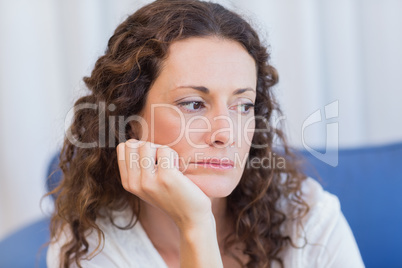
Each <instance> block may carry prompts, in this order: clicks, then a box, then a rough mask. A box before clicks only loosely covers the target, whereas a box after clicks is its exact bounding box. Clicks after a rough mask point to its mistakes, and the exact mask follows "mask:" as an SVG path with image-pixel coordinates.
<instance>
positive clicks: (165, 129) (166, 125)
mask: <svg viewBox="0 0 402 268" xmlns="http://www.w3.org/2000/svg"><path fill="white" fill-rule="evenodd" d="M146 121H147V123H148V139H147V140H148V141H151V142H153V143H156V144H162V145H169V146H170V147H173V146H174V145H175V144H177V143H178V142H180V140H181V136H183V135H181V131H182V129H183V126H182V123H181V121H180V118H177V116H174V115H171V114H166V113H165V114H163V112H162V111H161V112H156V113H155V116H154V117H153V118H150V117H148V118H146Z"/></svg>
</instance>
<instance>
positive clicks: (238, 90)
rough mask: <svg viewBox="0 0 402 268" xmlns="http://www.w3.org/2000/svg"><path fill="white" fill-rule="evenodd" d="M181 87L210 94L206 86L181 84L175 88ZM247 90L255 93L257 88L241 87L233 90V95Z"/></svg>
mask: <svg viewBox="0 0 402 268" xmlns="http://www.w3.org/2000/svg"><path fill="white" fill-rule="evenodd" d="M179 88H192V89H195V90H198V91H201V92H202V93H205V94H209V89H208V88H206V87H203V86H180V87H177V88H175V89H179ZM246 91H251V92H254V93H255V90H254V89H252V88H250V87H247V88H239V89H236V90H235V91H234V92H233V95H239V94H242V93H244V92H246Z"/></svg>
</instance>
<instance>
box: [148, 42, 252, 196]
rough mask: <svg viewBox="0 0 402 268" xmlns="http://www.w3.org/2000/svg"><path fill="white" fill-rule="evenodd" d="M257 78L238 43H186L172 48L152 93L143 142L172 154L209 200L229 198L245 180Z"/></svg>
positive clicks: (250, 59)
mask: <svg viewBox="0 0 402 268" xmlns="http://www.w3.org/2000/svg"><path fill="white" fill-rule="evenodd" d="M256 74H257V71H256V66H255V61H254V59H253V58H252V57H251V56H250V55H249V54H248V53H247V51H246V50H245V49H244V48H243V47H242V46H241V45H240V44H239V43H237V42H235V41H230V40H224V39H220V38H217V37H209V38H188V39H185V40H181V41H176V42H174V43H173V44H172V45H171V46H170V48H169V54H168V57H167V59H166V60H165V61H164V62H163V66H162V69H161V72H160V75H159V76H158V78H157V79H156V80H155V82H154V84H153V85H152V87H151V88H150V91H149V93H148V97H147V101H146V105H145V107H144V110H143V111H142V113H141V116H142V117H143V118H144V119H145V121H146V124H142V125H141V126H142V137H141V139H142V140H146V141H150V142H152V143H156V144H162V145H168V146H169V147H171V148H172V149H174V150H175V151H176V152H177V153H178V155H179V169H180V171H182V172H183V174H184V175H186V176H187V177H188V178H189V179H190V180H192V181H193V182H194V183H195V184H196V185H197V186H198V187H199V188H200V189H201V190H202V191H203V192H204V193H205V194H206V195H207V196H209V197H210V198H219V197H226V196H228V195H229V194H230V193H231V192H232V191H233V190H234V188H235V187H236V186H237V184H238V183H239V181H240V178H241V176H242V173H243V170H244V167H245V164H246V160H247V156H248V152H249V150H250V145H251V141H252V137H253V135H254V128H255V121H254V109H253V107H252V105H253V104H254V103H255V98H256V83H257V75H256ZM208 161H210V162H211V161H212V163H210V164H208ZM231 164H233V165H231Z"/></svg>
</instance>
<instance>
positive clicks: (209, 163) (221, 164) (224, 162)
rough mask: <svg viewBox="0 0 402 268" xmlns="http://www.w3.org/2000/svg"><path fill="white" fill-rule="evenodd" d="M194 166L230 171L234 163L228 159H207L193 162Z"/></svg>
mask: <svg viewBox="0 0 402 268" xmlns="http://www.w3.org/2000/svg"><path fill="white" fill-rule="evenodd" d="M193 164H195V165H200V166H204V167H210V168H218V169H230V168H233V167H234V162H233V161H232V160H229V159H208V160H203V161H198V162H193Z"/></svg>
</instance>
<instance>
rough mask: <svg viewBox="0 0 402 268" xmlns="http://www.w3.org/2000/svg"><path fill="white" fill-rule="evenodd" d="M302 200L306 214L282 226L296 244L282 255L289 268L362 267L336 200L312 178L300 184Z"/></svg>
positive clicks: (353, 240)
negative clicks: (306, 210)
mask: <svg viewBox="0 0 402 268" xmlns="http://www.w3.org/2000/svg"><path fill="white" fill-rule="evenodd" d="M301 197H302V199H303V200H304V201H305V202H306V203H307V205H308V206H309V210H308V212H307V213H306V214H305V216H304V217H303V218H302V219H301V220H292V219H288V220H287V222H286V224H285V225H284V226H285V230H286V231H285V233H287V234H288V235H289V236H290V237H291V239H292V242H293V243H294V244H295V247H292V246H290V247H288V249H287V250H286V251H285V255H287V256H286V259H287V262H289V266H291V267H364V265H363V262H362V260H361V256H360V252H359V250H358V247H357V244H356V241H355V239H354V237H353V233H352V231H351V229H350V227H349V225H348V223H347V221H346V219H345V217H344V215H343V213H342V211H341V205H340V202H339V199H338V198H337V197H336V196H335V195H333V194H331V193H329V192H327V191H325V190H324V189H323V188H322V186H321V185H320V184H319V183H318V182H317V181H316V180H314V179H312V178H307V179H306V180H305V181H304V182H303V183H302V187H301ZM285 266H286V265H285Z"/></svg>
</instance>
